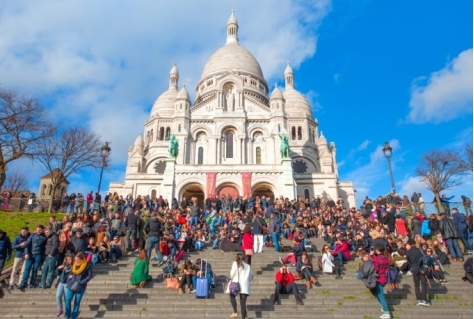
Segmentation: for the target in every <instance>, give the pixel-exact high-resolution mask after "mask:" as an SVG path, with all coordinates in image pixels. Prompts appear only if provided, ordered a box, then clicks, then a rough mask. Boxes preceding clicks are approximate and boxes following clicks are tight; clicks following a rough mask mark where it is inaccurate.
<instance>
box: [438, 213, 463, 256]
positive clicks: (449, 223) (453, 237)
mask: <svg viewBox="0 0 474 319" xmlns="http://www.w3.org/2000/svg"><path fill="white" fill-rule="evenodd" d="M439 230H440V231H441V234H442V235H443V238H444V239H445V240H446V243H447V244H448V250H449V252H450V253H451V261H463V257H462V253H461V249H460V248H459V244H458V238H459V233H458V229H457V227H456V225H455V224H454V221H453V220H452V219H450V218H448V216H447V215H446V214H444V213H441V220H440V222H439Z"/></svg>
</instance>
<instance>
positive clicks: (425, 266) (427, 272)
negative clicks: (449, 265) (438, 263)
mask: <svg viewBox="0 0 474 319" xmlns="http://www.w3.org/2000/svg"><path fill="white" fill-rule="evenodd" d="M418 266H419V267H420V272H421V273H422V274H423V275H424V276H426V278H428V279H430V278H433V269H434V260H433V258H431V257H430V256H423V258H421V259H420V261H419V262H418Z"/></svg>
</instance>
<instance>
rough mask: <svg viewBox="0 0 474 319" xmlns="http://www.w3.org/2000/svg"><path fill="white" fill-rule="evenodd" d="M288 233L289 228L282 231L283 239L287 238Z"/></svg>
mask: <svg viewBox="0 0 474 319" xmlns="http://www.w3.org/2000/svg"><path fill="white" fill-rule="evenodd" d="M289 235H290V230H289V229H285V230H284V231H283V237H285V239H288V236H289Z"/></svg>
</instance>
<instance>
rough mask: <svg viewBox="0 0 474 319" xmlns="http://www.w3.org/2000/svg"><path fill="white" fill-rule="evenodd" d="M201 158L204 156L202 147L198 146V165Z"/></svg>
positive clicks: (201, 161)
mask: <svg viewBox="0 0 474 319" xmlns="http://www.w3.org/2000/svg"><path fill="white" fill-rule="evenodd" d="M203 158H204V149H203V148H202V147H200V148H198V165H202V164H203Z"/></svg>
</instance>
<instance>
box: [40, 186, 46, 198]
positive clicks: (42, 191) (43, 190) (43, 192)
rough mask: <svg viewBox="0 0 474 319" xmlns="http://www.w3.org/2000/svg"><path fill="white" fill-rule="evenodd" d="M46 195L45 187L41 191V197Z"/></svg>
mask: <svg viewBox="0 0 474 319" xmlns="http://www.w3.org/2000/svg"><path fill="white" fill-rule="evenodd" d="M45 195H46V185H43V187H42V189H41V196H45Z"/></svg>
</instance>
